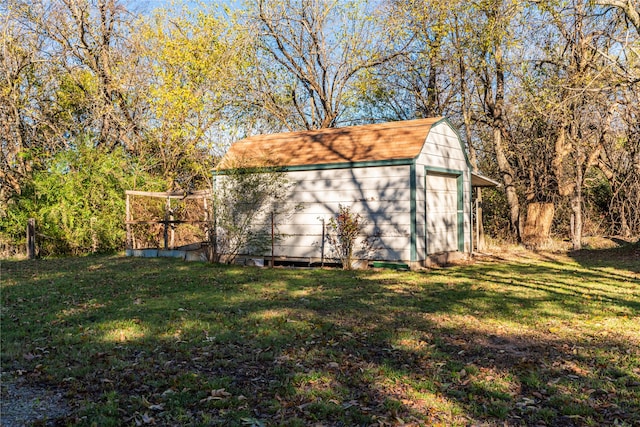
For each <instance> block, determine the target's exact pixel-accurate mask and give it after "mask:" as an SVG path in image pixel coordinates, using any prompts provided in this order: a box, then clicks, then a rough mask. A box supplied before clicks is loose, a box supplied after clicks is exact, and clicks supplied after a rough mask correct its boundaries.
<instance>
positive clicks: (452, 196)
mask: <svg viewBox="0 0 640 427" xmlns="http://www.w3.org/2000/svg"><path fill="white" fill-rule="evenodd" d="M426 181H427V182H426V185H425V188H426V192H427V194H426V197H425V199H426V222H427V223H426V238H427V245H426V246H427V254H436V253H439V252H454V251H457V250H458V177H457V176H456V175H449V174H442V173H434V172H428V173H427V176H426Z"/></svg>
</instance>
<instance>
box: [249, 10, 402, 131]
mask: <svg viewBox="0 0 640 427" xmlns="http://www.w3.org/2000/svg"><path fill="white" fill-rule="evenodd" d="M249 13H250V17H251V19H250V21H249V23H248V24H249V25H250V26H251V28H253V29H254V32H255V33H256V35H257V37H256V47H257V51H256V68H255V69H254V72H255V74H254V75H253V76H252V78H253V81H252V84H251V85H250V88H251V89H252V90H253V92H252V94H251V95H252V97H253V102H254V103H255V104H256V105H260V106H261V108H263V109H264V110H266V111H267V112H268V113H269V114H270V115H272V116H273V117H275V118H277V120H278V122H279V125H280V126H281V127H284V128H288V129H316V128H326V127H333V126H336V125H337V124H338V122H339V120H340V117H341V116H343V118H347V119H348V118H349V117H346V116H348V114H347V109H348V107H349V106H350V105H352V104H354V101H355V98H354V93H353V91H352V85H353V83H354V82H355V80H356V78H357V77H358V76H359V75H360V74H362V73H365V72H367V71H368V70H371V69H373V68H374V67H376V66H378V65H380V64H382V63H384V62H386V61H388V60H389V59H390V58H393V57H395V56H397V55H398V52H397V51H396V50H394V49H391V50H390V46H392V45H391V43H390V42H389V40H388V38H387V34H385V33H384V32H383V31H381V30H380V27H379V26H378V24H379V22H378V19H377V17H378V15H377V12H376V8H375V7H373V6H372V5H369V4H367V3H366V2H364V3H363V2H355V1H347V2H325V1H319V0H305V1H301V2H298V1H291V0H274V1H265V0H257V1H255V2H252V3H251V10H250V11H249ZM352 113H353V112H352Z"/></svg>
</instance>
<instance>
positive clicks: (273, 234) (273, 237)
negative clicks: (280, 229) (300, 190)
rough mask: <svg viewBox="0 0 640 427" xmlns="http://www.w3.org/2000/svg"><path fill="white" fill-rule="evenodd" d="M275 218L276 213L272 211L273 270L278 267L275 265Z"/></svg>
mask: <svg viewBox="0 0 640 427" xmlns="http://www.w3.org/2000/svg"><path fill="white" fill-rule="evenodd" d="M274 217H275V212H273V211H271V268H273V267H275V266H276V264H275V256H274V253H275V244H274V240H275V233H274V231H275V228H274Z"/></svg>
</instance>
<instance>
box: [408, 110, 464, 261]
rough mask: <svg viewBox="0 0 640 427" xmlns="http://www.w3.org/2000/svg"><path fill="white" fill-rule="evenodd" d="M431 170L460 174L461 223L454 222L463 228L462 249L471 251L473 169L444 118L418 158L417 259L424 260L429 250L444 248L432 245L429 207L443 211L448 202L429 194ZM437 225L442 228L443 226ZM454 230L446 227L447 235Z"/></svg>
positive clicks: (457, 138)
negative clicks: (427, 181) (427, 185)
mask: <svg viewBox="0 0 640 427" xmlns="http://www.w3.org/2000/svg"><path fill="white" fill-rule="evenodd" d="M429 172H431V173H436V174H445V175H447V174H448V175H449V176H450V177H451V178H454V177H457V176H461V179H462V183H461V188H460V191H461V192H462V196H461V197H462V200H461V201H462V212H461V215H460V216H461V218H460V222H461V224H455V226H456V228H457V227H458V226H460V227H461V230H460V231H461V234H462V239H463V240H462V248H463V251H464V252H470V250H471V193H470V189H471V171H470V168H469V164H468V162H467V157H466V155H465V152H464V151H463V147H462V145H461V141H460V139H459V137H458V134H457V133H456V132H455V131H454V130H453V129H452V128H451V126H450V125H449V124H448V123H447V122H444V121H443V122H440V123H438V124H436V125H434V126H433V127H432V128H431V131H430V132H429V135H428V136H427V139H426V141H425V144H424V147H423V149H422V152H421V153H420V155H419V156H418V158H417V159H416V174H417V179H416V186H417V188H416V252H417V255H416V256H417V259H418V260H424V259H425V258H426V257H427V256H429V255H433V254H434V253H433V252H430V251H433V250H438V251H440V249H439V248H441V247H442V245H441V244H440V243H438V244H433V245H430V244H429V243H430V242H429V241H428V240H429V239H428V232H427V223H428V222H429V221H430V218H429V209H435V210H436V211H440V212H442V211H444V210H446V208H445V207H444V206H443V205H442V203H444V202H445V200H444V199H441V200H440V201H439V200H438V199H437V195H433V194H432V195H431V196H429V192H428V191H427V188H426V176H427V174H428V173H429ZM449 185H450V184H449ZM427 199H429V200H427ZM432 222H433V221H432ZM435 226H436V227H439V226H440V225H435ZM451 231H452V230H447V234H448V233H450V232H451ZM447 239H448V237H447ZM429 247H431V249H429ZM434 248H435V249H434Z"/></svg>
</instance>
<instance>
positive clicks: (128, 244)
mask: <svg viewBox="0 0 640 427" xmlns="http://www.w3.org/2000/svg"><path fill="white" fill-rule="evenodd" d="M125 212H126V213H125V223H126V228H127V240H126V243H125V249H133V247H132V244H131V223H130V222H131V202H130V201H129V194H127V198H126V200H125Z"/></svg>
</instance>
